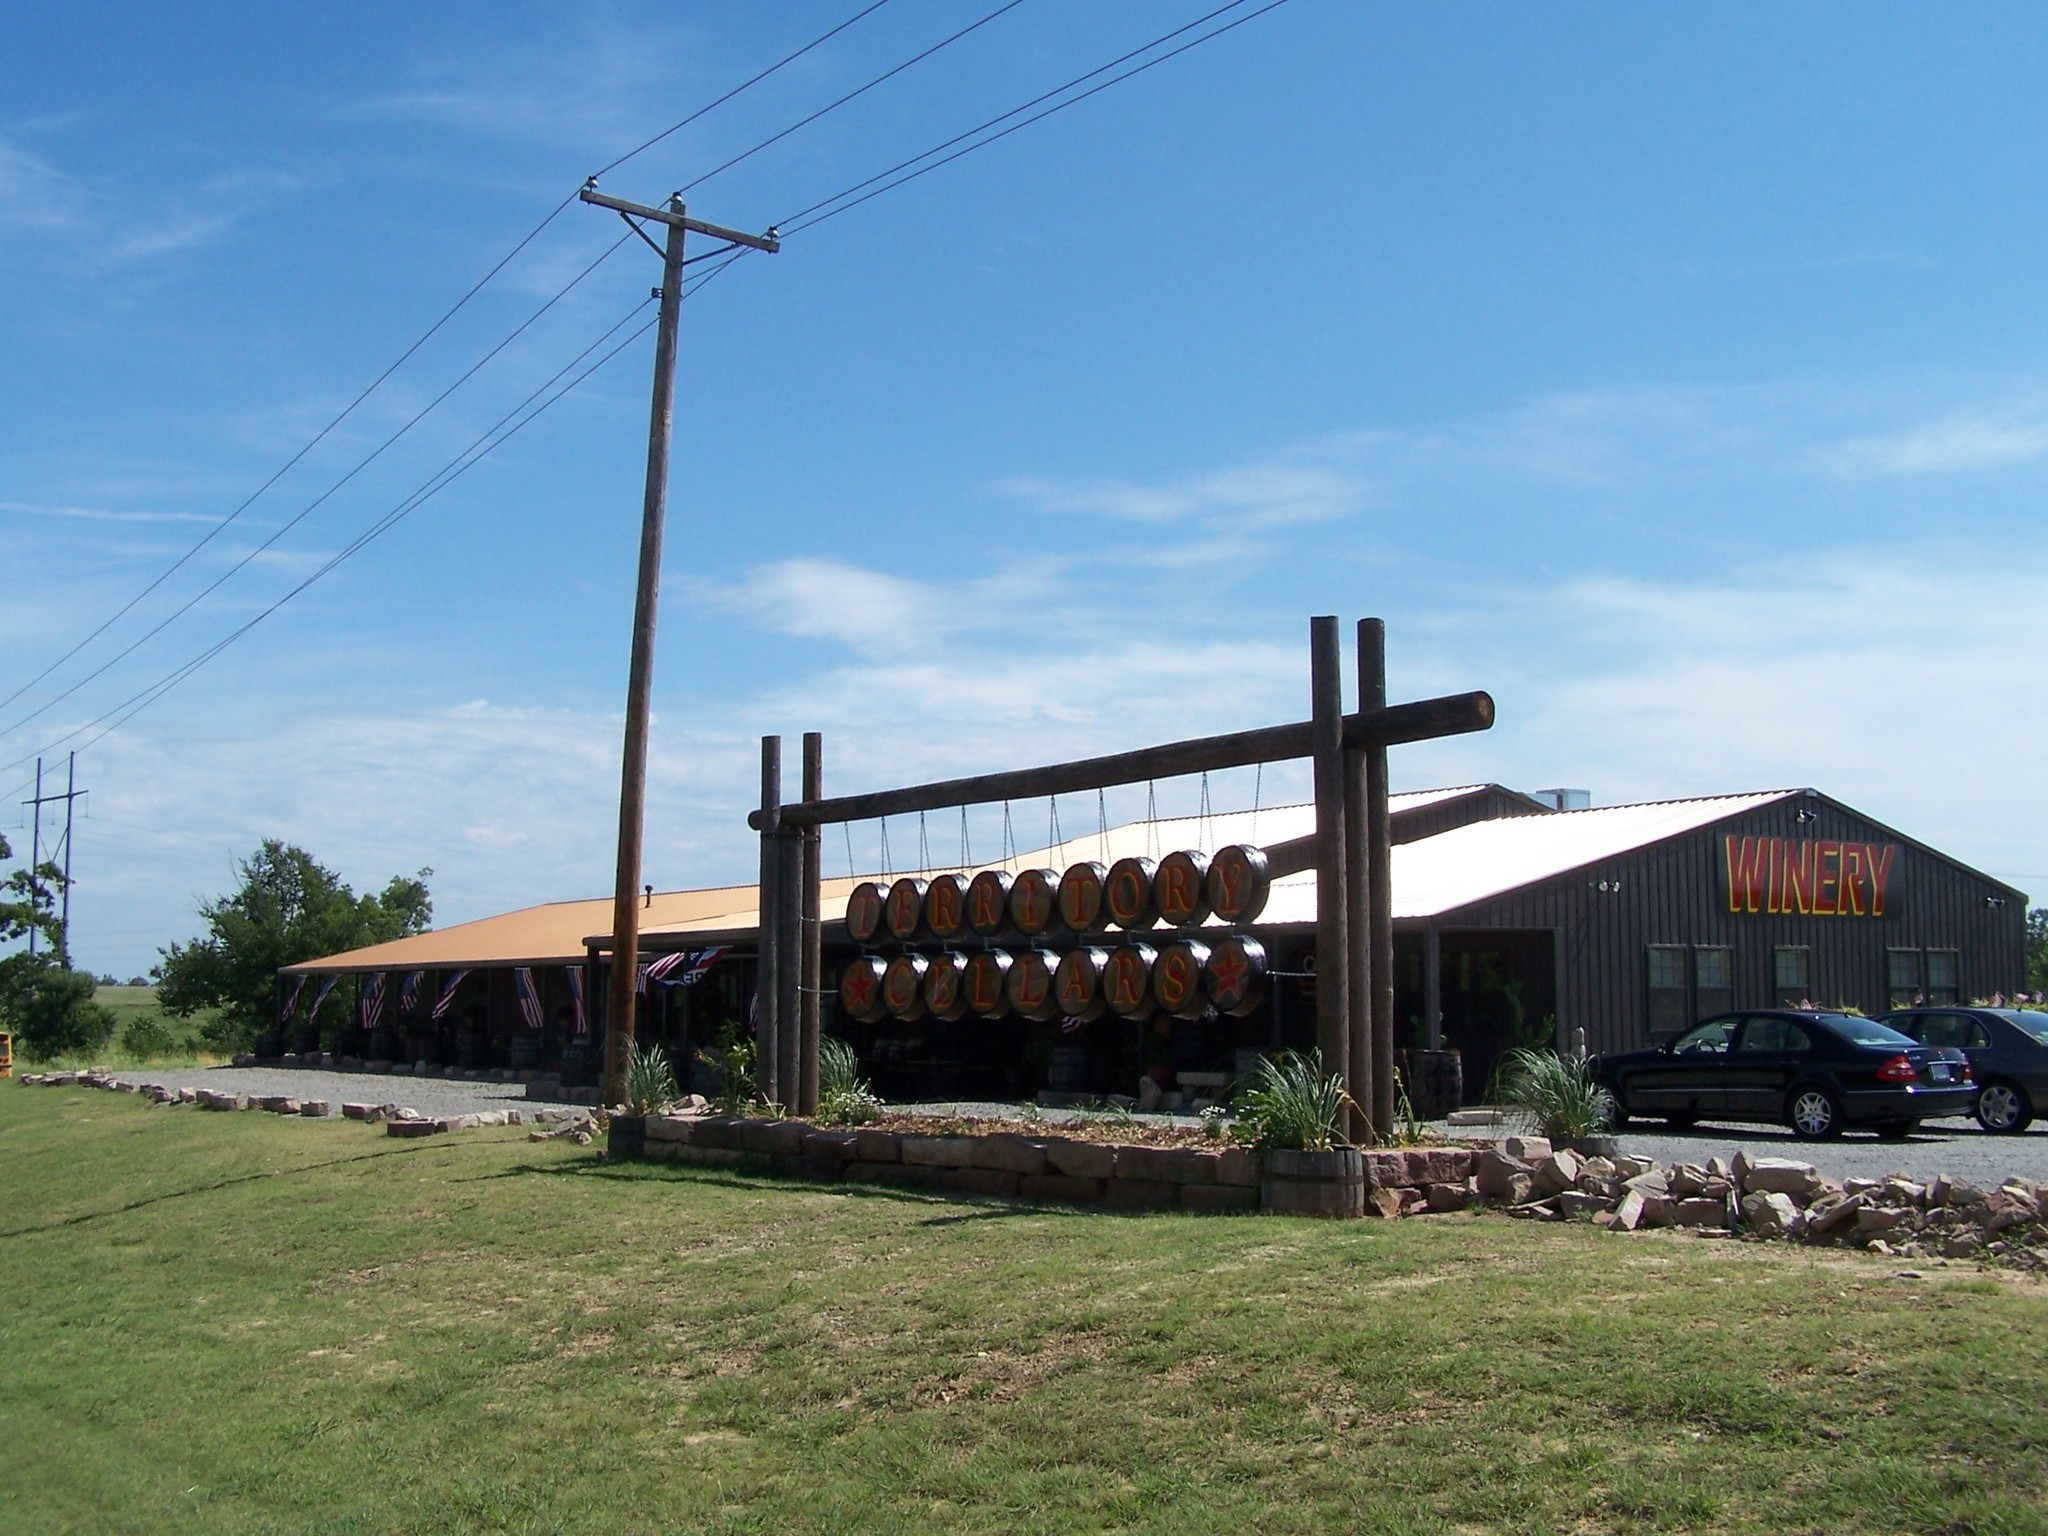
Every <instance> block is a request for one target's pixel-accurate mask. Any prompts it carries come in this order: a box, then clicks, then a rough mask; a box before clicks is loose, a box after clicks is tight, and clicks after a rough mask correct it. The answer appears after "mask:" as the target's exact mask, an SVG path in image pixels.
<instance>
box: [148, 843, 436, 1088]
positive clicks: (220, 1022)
mask: <svg viewBox="0 0 2048 1536" xmlns="http://www.w3.org/2000/svg"><path fill="white" fill-rule="evenodd" d="M236 873H237V874H238V875H239V876H240V877H241V881H242V883H241V886H240V888H239V889H238V890H236V891H235V892H234V893H233V894H232V895H228V896H221V897H218V898H216V899H215V900H213V901H207V902H202V903H200V907H199V915H200V916H201V917H202V918H204V919H205V921H206V928H207V931H206V932H205V933H204V934H203V935H201V936H200V937H198V938H195V939H193V940H192V941H191V942H190V943H189V944H173V945H171V946H170V948H168V949H166V950H163V951H161V953H162V955H163V960H162V961H161V962H160V963H159V964H158V966H157V967H156V977H157V983H158V986H157V1002H158V1003H159V1004H160V1005H161V1006H162V1007H163V1008H164V1010H165V1011H166V1012H168V1013H173V1014H176V1015H177V1016H178V1017H180V1018H190V1017H191V1016H192V1015H193V1014H195V1013H197V1012H199V1011H200V1010H201V1009H208V1008H210V1009H212V1010H214V1018H213V1021H212V1022H211V1023H209V1024H208V1025H207V1026H206V1027H205V1028H204V1030H203V1031H202V1033H203V1034H204V1035H205V1036H206V1039H207V1041H208V1043H209V1044H212V1045H215V1046H218V1047H220V1048H222V1049H230V1050H231V1049H237V1048H244V1047H247V1046H248V1045H250V1044H251V1043H253V1042H254V1040H255V1039H256V1037H257V1036H258V1035H259V1034H261V1033H262V1032H263V1031H264V1030H265V1029H268V1028H269V1027H270V1026H271V1024H272V1023H273V1022H274V1018H275V1011H276V999H277V973H278V971H279V970H280V969H281V968H282V967H284V966H287V965H296V964H297V963H298V962H300V961H302V960H312V959H317V958H318V957H319V956H321V955H331V954H335V953H338V952H339V951H342V950H347V949H360V948H362V947H363V946H364V945H366V944H383V943H388V942H389V941H390V940H392V939H402V938H405V937H407V936H408V935H410V934H415V933H420V932H423V931H424V930H425V929H426V927H427V924H428V922H429V921H430V920H431V919H432V917H433V913H434V903H433V899H432V898H431V897H430V896H429V895H428V894H427V881H428V879H430V878H431V877H432V875H433V873H434V872H433V871H432V870H431V869H422V870H421V871H420V872H419V873H418V874H417V875H415V876H411V877H406V876H397V877H395V878H393V879H392V880H391V882H390V883H389V884H387V885H386V886H385V887H384V889H383V890H382V891H381V892H379V893H378V894H376V895H374V896H372V895H365V896H358V895H356V894H355V892H354V891H352V890H350V889H349V887H348V885H347V884H346V883H345V882H344V881H343V880H342V879H341V877H340V876H339V875H337V874H335V873H334V871H332V870H330V869H326V868H324V867H323V866H322V865H321V864H320V863H319V862H318V861H317V860H315V859H314V857H313V856H312V855H311V854H309V853H307V852H306V851H305V849H303V848H297V847H294V846H293V845H291V844H290V843H286V842H282V841H279V840H278V839H276V838H271V839H268V840H266V841H265V842H264V844H263V846H262V847H261V848H260V849H258V850H257V851H256V853H255V854H254V856H252V857H250V858H248V859H244V860H242V861H240V862H239V863H238V864H237V865H236Z"/></svg>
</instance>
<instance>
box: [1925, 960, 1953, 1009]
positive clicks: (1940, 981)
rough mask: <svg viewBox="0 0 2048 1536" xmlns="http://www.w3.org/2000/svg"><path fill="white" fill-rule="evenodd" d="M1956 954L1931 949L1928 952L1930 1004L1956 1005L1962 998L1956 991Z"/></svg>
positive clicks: (1928, 997) (1928, 992)
mask: <svg viewBox="0 0 2048 1536" xmlns="http://www.w3.org/2000/svg"><path fill="white" fill-rule="evenodd" d="M1956 971H1957V965H1956V952H1955V951H1954V950H1952V949H1930V950H1929V951H1927V1000H1928V1001H1929V1002H1930V1003H1954V1002H1960V1001H1961V998H1960V997H1959V996H1958V995H1957V990H1956Z"/></svg>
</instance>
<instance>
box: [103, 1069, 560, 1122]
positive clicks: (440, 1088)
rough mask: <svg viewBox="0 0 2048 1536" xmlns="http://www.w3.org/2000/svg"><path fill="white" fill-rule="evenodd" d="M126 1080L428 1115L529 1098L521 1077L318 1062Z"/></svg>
mask: <svg viewBox="0 0 2048 1536" xmlns="http://www.w3.org/2000/svg"><path fill="white" fill-rule="evenodd" d="M121 1076H122V1077H123V1078H125V1079H127V1080H128V1081H130V1082H136V1083H162V1084H163V1085H164V1086H165V1087H166V1088H213V1089H217V1090H219V1091H220V1092H222V1093H241V1094H285V1095H287V1096H288V1097H291V1098H294V1099H326V1100H327V1101H328V1102H329V1103H331V1104H333V1105H334V1112H335V1113H336V1114H340V1113H341V1106H342V1105H344V1104H404V1105H408V1106H410V1107H411V1108H413V1109H416V1110H418V1111H419V1112H420V1113H421V1114H423V1115H425V1116H427V1117H428V1118H429V1119H436V1118H439V1117H440V1116H442V1115H466V1114H470V1113H472V1112H473V1111H476V1110H480V1109H514V1108H523V1107H525V1105H526V1104H527V1098H526V1085H525V1084H524V1083H472V1082H466V1081H464V1080H462V1079H461V1078H445V1077H399V1076H397V1075H395V1074H387V1073H383V1072H329V1071H326V1070H323V1069H322V1068H319V1067H146V1068H140V1067H139V1068H134V1069H131V1070H129V1071H125V1072H123V1073H121Z"/></svg>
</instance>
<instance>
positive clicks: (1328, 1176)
mask: <svg viewBox="0 0 2048 1536" xmlns="http://www.w3.org/2000/svg"><path fill="white" fill-rule="evenodd" d="M1259 1209H1261V1210H1264V1211H1271V1212H1272V1213H1273V1214H1274V1215H1276V1216H1363V1215H1364V1214H1365V1159H1364V1157H1363V1156H1361V1155H1360V1153H1359V1151H1358V1149H1357V1148H1356V1147H1338V1148H1335V1149H1334V1150H1332V1151H1329V1152H1281V1151H1269V1152H1267V1153H1266V1154H1265V1155H1264V1157H1263V1158H1262V1159H1261V1161H1260V1169H1259Z"/></svg>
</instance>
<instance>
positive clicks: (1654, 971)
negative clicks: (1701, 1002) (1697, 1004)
mask: <svg viewBox="0 0 2048 1536" xmlns="http://www.w3.org/2000/svg"><path fill="white" fill-rule="evenodd" d="M1649 960H1650V1038H1651V1039H1653V1040H1658V1039H1665V1038H1668V1037H1669V1036H1672V1035H1675V1034H1677V1033H1678V1032H1679V1031H1680V1030H1681V1029H1683V1028H1685V1026H1686V1025H1688V1024H1690V1023H1691V1022H1692V1017H1693V1015H1692V1001H1691V999H1690V998H1689V997H1688V996H1687V994H1686V986H1685V950H1684V949H1683V948H1682V947H1681V946H1679V945H1676V944H1652V945H1651V946H1650V952H1649Z"/></svg>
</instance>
